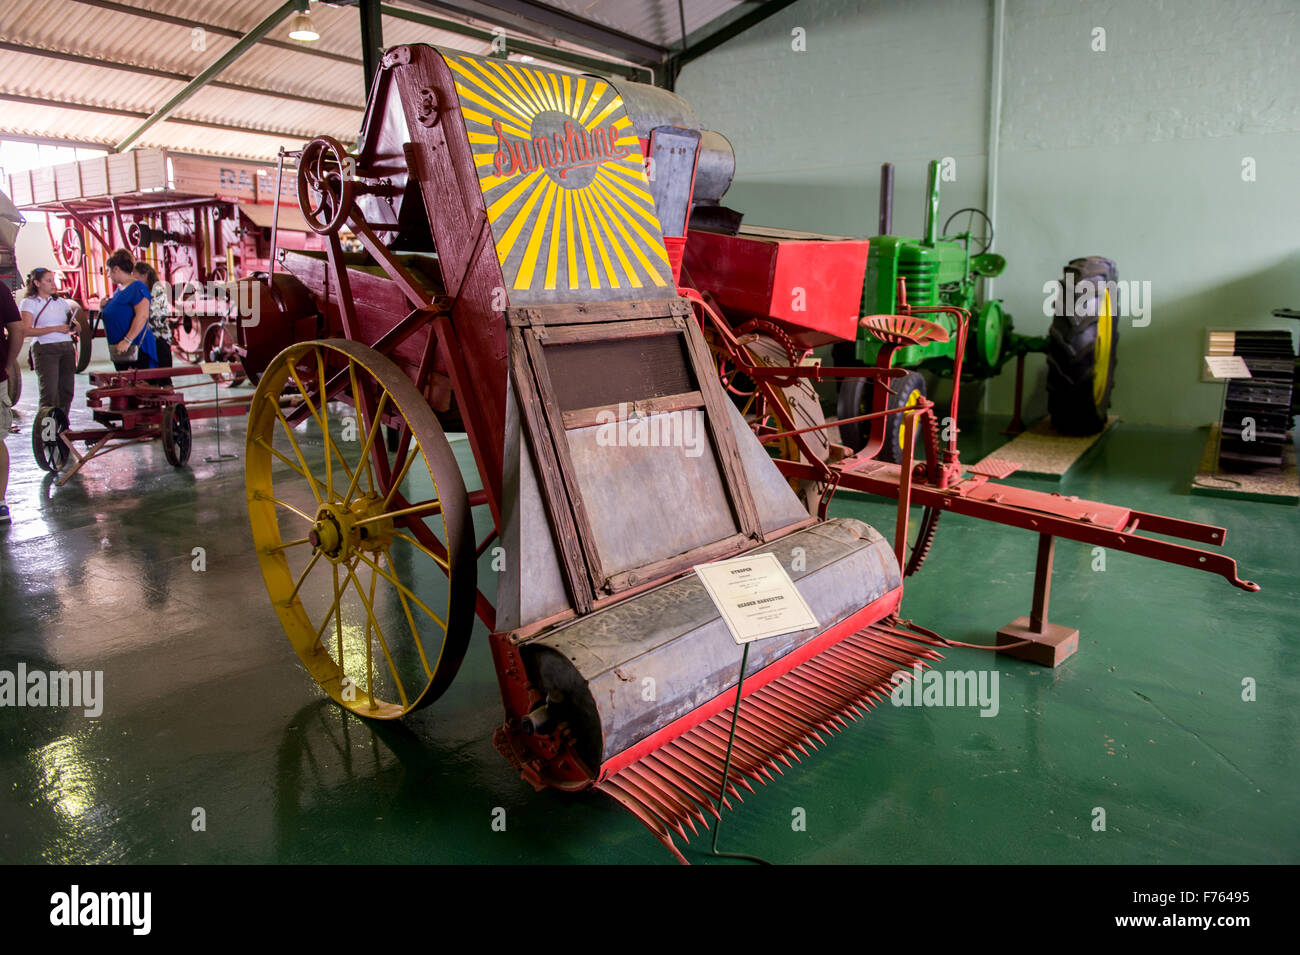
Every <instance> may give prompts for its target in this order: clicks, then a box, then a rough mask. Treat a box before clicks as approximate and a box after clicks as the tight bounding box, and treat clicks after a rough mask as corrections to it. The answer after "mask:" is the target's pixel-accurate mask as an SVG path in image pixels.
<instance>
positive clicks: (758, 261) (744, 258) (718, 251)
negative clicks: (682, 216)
mask: <svg viewBox="0 0 1300 955" xmlns="http://www.w3.org/2000/svg"><path fill="white" fill-rule="evenodd" d="M869 244H870V243H868V242H867V240H865V239H830V238H825V239H823V238H796V237H784V236H774V235H749V234H745V233H741V234H740V235H722V234H720V233H716V232H699V231H695V230H691V232H690V234H689V235H688V236H687V241H686V270H687V271H688V272H689V273H690V276H691V280H692V281H693V282H694V284H695V286H696V288H699V289H700V290H702V291H708V292H711V293H713V295H715V296H716V297H717V299H718V301H719V302H721V303H722V306H723V308H724V309H726V310H727V311H729V312H734V313H738V314H741V315H753V316H761V317H766V318H769V319H771V320H773V321H775V322H776V323H777V324H778V325H780V326H781V327H782V328H783V329H784V330H785V331H786V332H787V333H789V334H790V336H791V337H792V338H793V339H794V341H795V343H796V344H797V345H799V346H800V347H801V348H813V347H815V346H817V345H826V344H830V343H832V342H836V341H851V340H852V339H853V338H855V337H856V335H857V323H858V314H859V310H860V307H861V302H862V281H863V278H864V277H865V275H866V270H867V248H868V246H869Z"/></svg>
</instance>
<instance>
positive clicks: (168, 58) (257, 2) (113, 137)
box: [0, 0, 734, 160]
mask: <svg viewBox="0 0 1300 955" xmlns="http://www.w3.org/2000/svg"><path fill="white" fill-rule="evenodd" d="M611 2H613V0H611ZM702 2H703V4H704V6H706V7H708V8H710V9H712V8H713V7H720V8H723V9H725V8H726V7H728V6H734V3H731V2H730V0H702ZM128 5H129V6H131V7H135V8H137V9H139V10H142V11H149V12H153V13H156V14H161V15H164V16H170V17H176V18H181V19H183V20H184V21H185V22H184V23H170V22H160V21H159V20H156V19H149V18H146V17H143V16H139V15H136V14H135V13H132V12H127V11H126V10H123V9H114V8H113V7H115V6H118V7H124V6H128ZM279 5H280V4H279V3H277V2H276V0H122V2H120V3H118V4H114V3H108V4H107V5H103V2H102V0H6V2H5V3H4V5H3V7H2V8H0V137H4V136H5V135H6V134H9V135H13V136H23V137H34V138H44V139H51V140H70V141H80V142H88V143H103V144H105V145H108V146H112V145H115V144H116V143H118V142H120V141H121V140H122V139H123V138H125V137H126V136H127V135H128V134H130V133H131V132H132V131H133V130H134V129H135V128H136V127H138V126H139V124H140V122H141V121H142V119H143V118H144V117H146V116H148V115H150V114H152V113H153V112H154V111H155V110H156V109H158V108H159V107H160V106H162V105H163V104H164V103H165V102H166V101H167V100H168V99H169V98H170V97H171V96H173V95H174V94H175V93H176V92H178V91H179V90H181V89H182V88H183V87H184V86H185V84H186V82H187V81H188V79H189V78H190V77H193V76H195V75H197V74H198V73H200V72H202V71H203V70H204V69H205V68H207V67H208V66H209V65H210V64H212V63H213V62H215V61H216V60H217V59H218V58H219V57H220V56H221V55H222V54H224V53H225V52H227V51H228V50H229V49H230V48H231V47H232V46H233V45H234V44H235V43H236V42H237V40H236V38H235V37H232V36H226V35H224V34H223V33H222V32H219V31H218V30H213V29H204V28H202V27H195V26H193V25H186V24H207V25H209V26H215V27H218V28H225V29H226V30H235V31H238V32H239V33H240V34H241V35H242V34H244V33H246V32H247V31H249V30H251V29H252V28H253V27H255V26H256V25H257V24H258V23H260V22H261V21H262V20H263V19H265V18H266V16H268V15H269V14H270V13H271V12H272V11H274V10H276V9H277V8H278V7H279ZM556 5H557V6H562V5H563V4H556ZM625 5H626V6H628V8H629V9H631V8H632V7H636V6H646V7H654V6H660V5H664V6H666V7H668V6H670V7H671V8H672V10H673V11H675V10H676V3H675V2H668V0H660V2H658V3H651V2H643V3H635V2H633V0H627V4H625ZM391 6H395V7H401V6H402V5H401V4H391ZM688 6H691V7H692V8H693V9H692V10H688V27H689V26H690V24H691V22H692V17H695V18H697V19H698V17H699V16H701V15H703V14H700V13H699V12H698V11H697V10H696V9H694V8H695V4H694V2H693V3H692V4H689V5H688ZM412 9H413V10H414V12H416V13H419V14H421V15H429V11H428V10H427V8H418V9H415V8H412ZM311 15H312V19H313V20H314V22H315V24H316V28H317V30H318V32H319V33H320V35H321V38H320V40H318V41H316V42H314V43H311V44H304V46H303V49H302V50H301V51H298V50H295V49H286V48H284V47H282V46H276V45H271V44H266V43H259V44H257V45H256V46H254V47H253V48H252V49H250V50H248V51H246V52H245V53H244V55H243V56H241V57H240V58H239V59H237V60H236V61H235V62H234V63H232V64H231V65H230V66H228V67H227V68H226V69H225V70H223V71H222V72H221V73H220V74H219V75H218V76H217V77H216V79H215V81H214V82H212V83H210V84H209V85H208V86H205V87H204V88H202V89H201V90H199V91H198V92H196V93H195V94H194V95H193V96H191V97H190V98H189V99H188V100H186V101H185V102H184V103H182V104H181V105H180V106H179V107H178V108H177V109H176V110H175V111H174V113H173V114H172V115H171V117H170V119H169V120H167V121H163V122H160V123H157V124H155V125H154V126H153V127H151V128H150V129H149V130H147V131H146V132H145V133H144V134H143V135H142V136H141V137H140V138H139V139H138V140H136V143H137V144H139V145H143V146H160V147H164V148H168V149H174V150H181V151H185V152H193V153H202V154H209V155H222V156H232V157H239V158H249V159H262V160H268V159H273V158H274V157H275V155H276V152H277V151H278V149H279V148H280V146H284V147H286V148H289V149H293V148H297V147H298V146H300V145H301V143H302V141H303V140H304V139H306V138H307V137H310V136H316V135H322V134H325V135H330V136H334V137H336V138H338V139H340V140H343V141H344V142H346V141H348V140H349V139H351V138H354V137H355V136H356V134H357V131H358V129H359V128H360V125H361V116H362V112H361V110H362V108H363V106H364V89H365V86H364V76H363V73H362V67H361V33H360V27H359V24H358V12H357V9H356V7H353V6H348V7H334V6H329V5H326V4H322V3H312V5H311ZM434 15H435V16H436V17H437V18H439V19H453V18H452V17H451V16H450V15H448V14H444V13H441V12H438V13H436V14H434ZM454 19H457V20H458V21H460V22H464V23H471V24H473V25H474V26H477V27H480V28H483V29H490V28H491V24H487V23H484V22H482V21H479V20H473V19H472V18H468V17H465V18H454ZM672 19H673V21H674V22H675V19H676V14H675V12H674V13H673V17H672ZM621 28H622V27H620V29H621ZM287 32H288V23H287V21H285V22H284V23H282V24H280V25H278V26H277V27H276V28H275V29H274V30H273V31H272V33H271V34H269V35H268V39H277V40H282V41H283V42H286V43H290V44H292V43H293V41H289V40H288V39H287ZM678 32H680V30H679V31H678ZM383 34H384V43H385V45H387V46H391V45H396V44H399V43H417V42H419V43H430V44H433V45H435V46H441V47H446V48H450V49H458V50H464V51H466V52H471V53H479V54H485V53H488V52H490V45H489V43H488V42H486V41H484V40H480V39H477V38H475V37H469V36H463V35H461V34H458V33H455V32H451V31H448V30H442V29H438V28H436V27H433V26H429V25H426V24H423V23H415V22H410V21H408V20H403V19H398V18H394V17H392V16H387V15H385V16H384V17H383ZM553 45H554V46H555V47H556V48H557V49H563V50H568V51H570V52H577V53H581V54H583V55H586V56H591V57H599V58H601V59H606V60H609V59H612V58H611V57H610V56H609V55H608V54H603V53H598V52H596V51H593V50H591V49H586V48H583V47H581V46H579V45H577V44H572V43H560V42H556V43H554V44H553ZM311 51H316V52H324V53H329V54H333V55H334V56H333V57H325V56H319V55H314V54H313V52H311ZM537 60H538V62H549V61H547V60H546V59H545V58H544V57H542V56H537ZM349 61H351V62H349ZM232 87H234V88H232ZM241 87H242V89H240V88H241ZM276 94H278V95H276ZM47 104H48V105H47ZM60 104H62V105H60ZM73 106H87V107H94V108H95V110H83V109H76V108H72V107H73ZM96 110H98V111H96ZM187 120H188V121H189V122H186V121H187ZM198 124H210V125H198ZM211 126H218V127H225V128H211Z"/></svg>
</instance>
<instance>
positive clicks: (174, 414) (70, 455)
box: [32, 363, 248, 487]
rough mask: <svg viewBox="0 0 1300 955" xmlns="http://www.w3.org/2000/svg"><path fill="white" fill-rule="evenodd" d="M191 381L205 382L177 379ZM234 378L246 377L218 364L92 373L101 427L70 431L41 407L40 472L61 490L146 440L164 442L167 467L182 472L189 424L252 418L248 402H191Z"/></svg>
mask: <svg viewBox="0 0 1300 955" xmlns="http://www.w3.org/2000/svg"><path fill="white" fill-rule="evenodd" d="M192 377H199V378H201V379H203V380H201V381H198V382H190V383H188V384H184V385H177V384H176V383H175V382H174V380H173V379H176V378H192ZM232 377H242V369H241V368H240V366H238V365H234V366H229V367H222V366H221V363H216V364H209V365H207V366H206V367H200V366H180V367H174V368H150V369H147V370H144V371H137V370H131V371H110V372H91V373H90V388H89V390H87V392H86V405H87V407H89V408H90V410H91V413H92V417H93V418H94V420H95V423H96V425H98V427H94V428H72V427H71V426H70V425H69V422H68V419H67V416H66V415H64V413H63V411H62V409H60V408H51V407H42V408H40V409H39V410H38V411H37V413H36V420H35V423H34V424H33V425H32V454H33V456H34V457H35V458H36V463H37V465H38V466H39V467H40V468H41V470H43V471H51V472H53V473H55V474H57V475H58V477H57V479H56V480H55V484H57V485H58V486H60V487H62V486H63V485H64V484H66V483H67V482H68V481H69V480H70V479H71V478H72V476H73V475H74V474H76V473H77V472H78V471H80V470H81V469H82V468H83V467H84V466H85V465H86V464H87V463H89V462H90V461H92V460H94V459H95V458H98V457H102V456H103V455H105V454H108V453H109V452H110V451H116V450H118V449H119V448H125V447H127V446H129V445H132V444H140V443H143V442H148V441H159V440H160V441H162V446H163V455H164V457H166V458H167V463H168V464H170V465H172V467H177V468H180V467H184V466H185V465H186V463H187V462H188V461H189V458H190V447H191V444H192V435H191V431H190V422H191V421H201V420H204V419H207V418H231V417H236V416H243V415H245V414H247V413H248V401H247V399H236V400H229V399H226V400H222V399H221V397H220V395H219V394H217V395H214V396H213V397H212V398H206V397H203V396H200V397H198V398H191V399H188V400H187V396H186V394H185V392H186V391H187V390H189V389H193V388H199V389H205V388H206V389H211V388H213V387H214V385H218V384H222V383H225V382H227V381H230V380H231V378H232ZM79 444H80V445H81V446H82V447H81V448H79V447H78V445H79ZM70 460H71V461H73V464H72V465H71V467H69V466H68V462H69V461H70Z"/></svg>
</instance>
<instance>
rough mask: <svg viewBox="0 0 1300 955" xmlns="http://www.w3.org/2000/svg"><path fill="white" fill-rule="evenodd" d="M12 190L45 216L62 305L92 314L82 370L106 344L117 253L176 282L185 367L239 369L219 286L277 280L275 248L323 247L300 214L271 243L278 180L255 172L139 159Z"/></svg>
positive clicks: (34, 173) (13, 184) (264, 170)
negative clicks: (216, 364)
mask: <svg viewBox="0 0 1300 955" xmlns="http://www.w3.org/2000/svg"><path fill="white" fill-rule="evenodd" d="M5 186H6V187H7V189H8V191H9V195H10V196H11V197H13V201H14V204H15V205H17V206H18V208H20V209H22V210H24V211H28V212H42V213H45V227H46V229H47V230H48V232H49V237H50V243H51V245H53V247H54V252H55V257H56V259H57V263H47V264H50V265H55V264H57V267H58V269H59V270H60V271H61V272H62V274H63V283H62V285H63V290H64V294H66V295H68V296H69V297H71V298H73V299H75V300H76V301H77V302H79V303H80V304H81V306H82V308H83V309H85V315H84V316H83V319H82V320H83V328H82V332H83V334H82V335H81V336H80V342H81V347H80V355H79V358H78V363H77V370H78V371H84V370H85V368H86V365H87V364H88V363H89V362H90V349H91V343H92V340H93V338H94V337H95V336H96V335H102V334H103V331H102V329H101V328H99V323H98V314H99V305H100V301H101V300H103V299H105V298H107V297H108V296H109V295H110V294H112V291H113V290H112V288H111V286H110V284H109V280H108V275H107V270H106V267H105V260H106V259H107V258H108V256H109V254H111V253H112V251H113V250H114V249H119V248H124V249H126V250H127V251H129V252H130V253H131V254H132V255H133V256H134V257H135V258H136V259H138V260H139V259H143V260H145V261H147V262H149V264H150V265H152V266H153V267H154V269H155V271H157V273H158V277H159V279H160V280H161V281H163V282H165V283H167V285H168V287H169V294H170V296H171V301H170V303H169V304H170V306H171V309H170V311H171V322H172V324H173V336H172V339H173V349H174V351H175V352H176V353H177V359H178V361H208V360H223V361H224V360H235V361H237V360H238V355H237V347H236V345H237V343H236V342H235V341H234V338H235V336H234V331H233V327H232V326H231V325H230V323H229V322H228V321H226V319H227V317H228V314H229V312H230V311H231V308H230V303H229V300H228V297H225V296H223V295H215V294H213V290H214V286H216V285H218V284H221V283H226V282H229V281H232V280H234V279H238V278H240V277H242V276H249V275H252V274H253V273H254V272H259V271H266V270H268V269H269V268H270V265H271V262H270V254H271V253H270V250H271V248H272V246H273V245H274V246H276V247H278V248H281V249H301V248H315V249H320V248H321V242H320V239H319V238H317V236H316V235H315V234H314V233H313V232H312V231H311V230H310V229H308V227H307V225H306V223H304V222H303V221H302V218H301V216H300V215H299V214H298V209H297V206H296V205H287V206H286V207H285V208H283V209H282V210H281V215H280V219H279V222H278V229H279V232H278V235H276V236H275V237H274V242H273V237H272V235H271V232H272V227H273V226H275V225H277V223H275V222H274V221H273V219H274V213H275V207H276V202H275V197H276V195H277V194H278V193H277V182H276V170H274V169H272V168H271V167H269V166H265V165H259V164H256V163H250V162H239V161H235V160H226V159H208V158H204V157H198V156H188V155H183V154H176V153H170V152H168V151H167V150H163V149H148V148H141V149H132V150H129V151H127V152H124V153H118V154H114V155H109V156H96V157H93V158H90V159H83V160H80V161H78V162H69V163H63V164H60V165H56V166H48V167H43V168H39V169H30V170H23V171H21V172H15V173H12V174H11V175H10V176H9V177H8V181H7V182H6V183H5ZM294 189H295V184H294V182H293V180H292V178H289V177H283V178H282V180H281V181H280V183H279V192H282V193H284V194H286V195H287V196H289V197H290V202H292V197H293V195H294ZM38 264H39V263H38Z"/></svg>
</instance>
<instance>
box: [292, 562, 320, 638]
mask: <svg viewBox="0 0 1300 955" xmlns="http://www.w3.org/2000/svg"><path fill="white" fill-rule="evenodd" d="M318 560H320V551H317V552H316V553H314V554H312V555H311V560H309V561H308V562H307V568H306V569H305V570H304V571H303V572H302V576H301V577H299V578H298V580H297V582H296V583H294V585H293V590H291V591H289V599H288V600H286V601H285V603H286V604H291V603H293V598H294V597H297V596H298V591H299V590H301V589H302V585H303V581H305V580H306V579H307V575H308V574H310V573H311V569H312V568H313V567H315V566H316V561H318ZM325 619H326V621H327V622H328V621H329V618H328V617H326V618H325ZM323 632H324V629H323V628H322V630H321V631H320V632H318V633H317V634H316V639H317V640H319V639H320V635H321V633H323Z"/></svg>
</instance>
